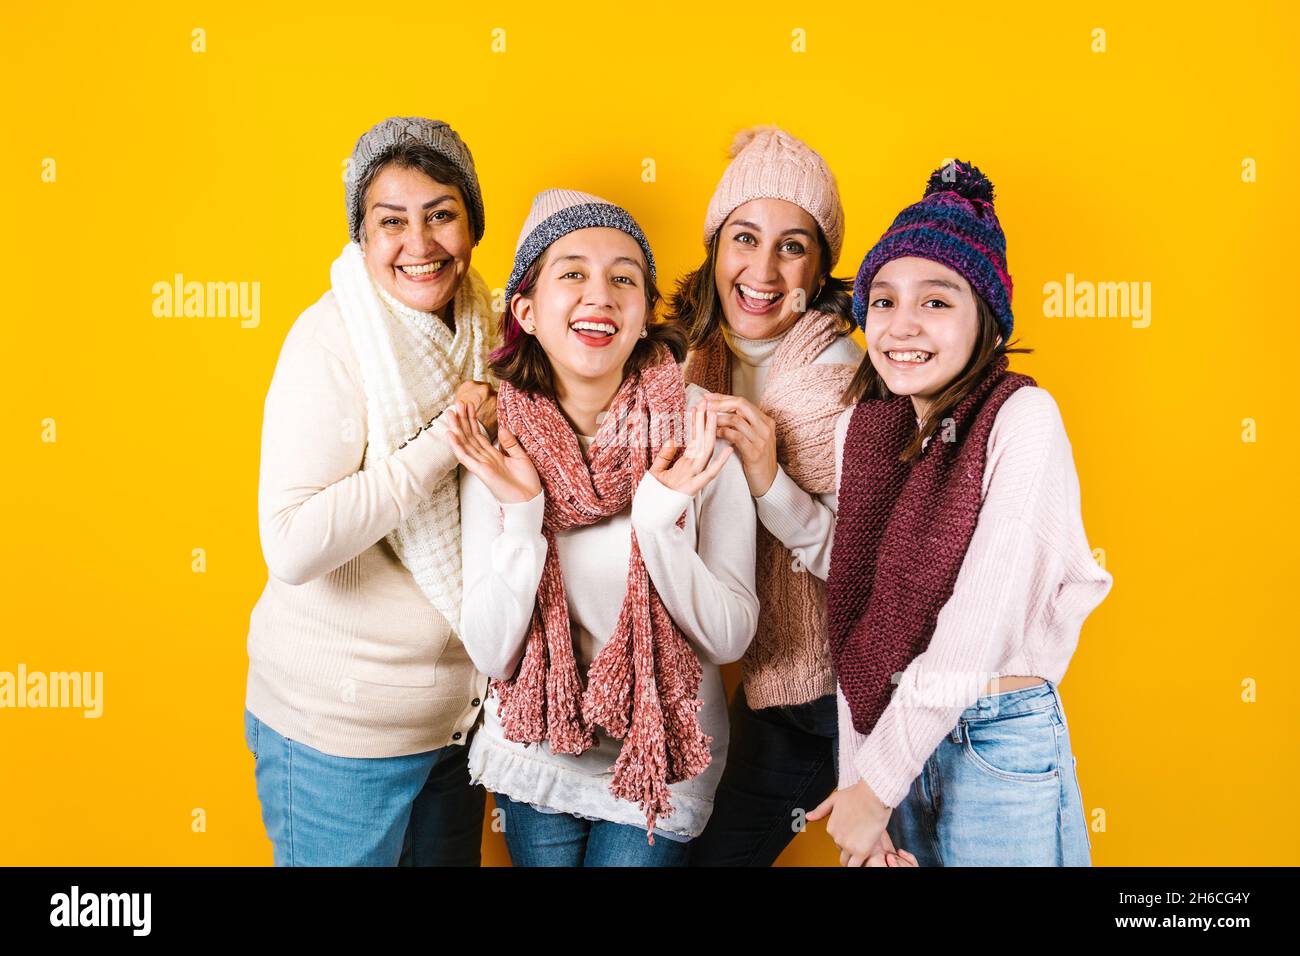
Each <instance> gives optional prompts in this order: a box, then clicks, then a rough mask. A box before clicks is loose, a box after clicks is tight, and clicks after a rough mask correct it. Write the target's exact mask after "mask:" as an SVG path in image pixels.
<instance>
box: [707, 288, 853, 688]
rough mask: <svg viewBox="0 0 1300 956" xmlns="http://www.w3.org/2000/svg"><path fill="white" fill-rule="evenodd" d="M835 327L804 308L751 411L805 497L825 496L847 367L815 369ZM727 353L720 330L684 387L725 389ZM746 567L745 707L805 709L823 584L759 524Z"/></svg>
mask: <svg viewBox="0 0 1300 956" xmlns="http://www.w3.org/2000/svg"><path fill="white" fill-rule="evenodd" d="M838 325H839V323H838V321H837V320H836V319H835V317H834V316H832V315H828V314H827V313H824V312H808V313H807V314H805V315H804V316H803V317H802V318H800V319H799V321H798V322H796V323H795V324H794V326H792V327H791V328H790V330H789V331H788V332H786V334H785V336H784V337H783V338H782V339H781V343H780V344H779V345H778V346H777V348H776V352H775V354H774V355H773V356H772V364H771V366H770V367H769V369H768V378H767V384H766V386H765V388H764V390H763V395H762V399H761V401H760V402H759V409H760V410H761V411H763V412H764V413H765V414H767V415H768V416H770V417H771V418H772V420H773V421H774V422H775V423H776V458H777V461H778V462H779V463H780V465H781V467H782V468H783V469H784V470H785V472H786V474H788V475H789V476H790V477H791V478H792V479H793V480H794V482H795V484H797V485H799V487H801V488H803V489H804V491H807V492H808V493H810V494H827V493H830V492H834V491H835V420H836V419H837V418H838V417H839V415H840V413H841V412H843V411H844V407H845V406H844V405H843V403H841V401H840V395H841V394H843V392H844V389H845V388H846V387H847V386H848V383H849V381H850V380H851V379H852V378H853V373H854V371H855V368H856V367H855V366H854V365H849V364H844V363H822V364H815V360H816V358H817V356H819V355H820V354H821V353H822V352H823V351H825V349H826V347H827V346H828V345H830V344H831V342H833V341H834V340H835V338H836V336H838V335H839V328H838ZM731 362H732V356H731V350H730V349H729V348H728V347H727V344H726V342H725V341H724V339H723V337H722V334H721V332H719V333H718V334H716V335H714V336H713V338H712V339H710V340H709V342H707V343H706V344H705V345H704V346H702V347H701V348H699V349H697V350H696V351H694V352H692V353H691V358H690V362H689V364H688V365H687V368H686V379H687V381H690V382H694V383H696V384H698V385H700V386H702V387H704V388H706V389H708V390H709V391H712V392H718V393H721V394H730V393H731ZM755 571H756V577H757V586H758V596H759V606H760V607H761V608H762V610H761V612H760V613H759V616H758V629H757V631H756V632H755V634H754V640H753V642H752V643H751V644H750V645H749V649H748V650H747V651H746V652H745V657H744V659H743V661H742V662H741V675H742V679H743V681H744V683H745V696H746V699H747V701H748V703H749V705H750V706H751V707H754V708H761V707H774V706H778V705H787V706H789V705H795V704H806V703H808V702H809V701H812V700H816V699H817V698H818V697H822V696H824V695H826V694H833V693H834V692H835V676H834V671H833V668H832V664H831V654H830V648H829V647H828V646H827V642H826V585H825V582H823V581H822V580H821V579H820V578H818V577H817V576H816V575H813V574H810V573H809V572H808V571H807V570H804V569H800V570H795V568H794V566H793V556H792V555H791V553H790V551H789V550H788V549H786V547H785V546H784V545H782V544H781V542H780V541H778V540H777V539H776V537H774V536H773V535H772V533H771V532H769V531H768V530H767V529H766V528H765V527H763V525H762V524H761V523H760V524H759V526H758V549H757V554H756V564H755Z"/></svg>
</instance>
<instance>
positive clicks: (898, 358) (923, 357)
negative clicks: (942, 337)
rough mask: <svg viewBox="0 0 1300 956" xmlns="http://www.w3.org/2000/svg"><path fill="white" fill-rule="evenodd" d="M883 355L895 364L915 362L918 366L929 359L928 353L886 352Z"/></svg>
mask: <svg viewBox="0 0 1300 956" xmlns="http://www.w3.org/2000/svg"><path fill="white" fill-rule="evenodd" d="M885 354H886V355H888V356H889V357H890V358H891V359H893V360H894V361H895V362H916V363H917V364H918V365H919V364H921V363H922V362H927V361H929V359H930V353H929V352H920V351H911V352H886V353H885Z"/></svg>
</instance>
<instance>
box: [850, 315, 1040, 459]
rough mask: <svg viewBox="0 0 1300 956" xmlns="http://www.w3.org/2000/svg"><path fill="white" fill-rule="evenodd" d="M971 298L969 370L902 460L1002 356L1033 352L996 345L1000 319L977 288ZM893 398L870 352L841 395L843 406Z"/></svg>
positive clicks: (938, 403)
mask: <svg viewBox="0 0 1300 956" xmlns="http://www.w3.org/2000/svg"><path fill="white" fill-rule="evenodd" d="M971 295H973V296H974V297H975V312H976V315H977V316H978V321H979V331H978V332H977V333H976V338H975V348H974V350H973V351H972V352H971V357H970V360H969V361H968V362H967V363H966V367H965V368H964V369H962V371H961V374H959V375H958V376H957V377H956V378H954V379H953V380H952V381H951V382H949V383H948V385H947V387H946V388H944V390H943V391H941V392H940V393H939V396H938V398H936V399H935V400H934V401H933V402H932V403H931V404H930V410H929V411H928V412H926V415H925V419H924V421H922V422H921V427H920V428H919V429H918V430H917V433H916V437H914V438H913V439H912V441H911V442H909V443H908V445H907V447H906V448H904V449H903V453H902V454H901V455H899V456H898V458H899V461H911V460H912V459H913V458H915V457H916V456H917V455H919V454H920V453H921V449H922V447H923V445H924V443H925V440H926V439H927V438H930V437H931V436H933V435H934V433H935V432H936V431H938V430H939V426H940V425H941V424H943V420H944V418H945V417H947V416H948V414H949V413H950V412H951V411H952V410H953V409H954V408H956V407H957V405H958V404H959V403H960V402H961V400H962V399H963V398H965V397H966V396H967V395H968V394H970V391H971V389H973V388H974V387H975V386H976V385H977V384H979V381H980V379H981V378H983V377H984V373H985V370H987V368H988V367H989V365H990V364H991V363H992V362H993V361H994V360H995V359H996V358H997V357H998V356H999V355H1007V354H1011V353H1016V352H1021V353H1029V352H1032V351H1033V349H1022V348H1013V346H1014V345H1015V342H1010V343H1006V342H1004V343H1003V344H1001V345H999V344H997V341H998V336H999V335H1001V334H1002V333H1001V330H1000V329H999V328H998V322H997V319H996V318H994V316H993V310H992V309H991V308H989V305H988V303H987V302H985V301H984V299H983V297H981V296H980V294H979V293H978V292H976V291H975V290H974V289H971ZM1016 341H1019V340H1018V339H1017V340H1016ZM894 397H896V396H895V395H894V393H893V392H891V391H890V390H889V388H888V386H886V385H885V380H884V379H883V378H881V377H880V373H879V372H877V371H876V367H875V366H874V365H872V364H871V355H870V353H867V354H865V355H863V356H862V361H861V362H860V363H859V364H858V370H857V371H856V372H854V373H853V379H852V380H851V381H850V382H849V384H848V386H847V387H846V388H845V389H844V394H843V395H841V396H840V402H841V403H842V404H844V405H852V404H853V403H855V402H860V401H864V400H870V399H888V398H894Z"/></svg>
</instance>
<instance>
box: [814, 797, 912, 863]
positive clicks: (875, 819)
mask: <svg viewBox="0 0 1300 956" xmlns="http://www.w3.org/2000/svg"><path fill="white" fill-rule="evenodd" d="M891 813H893V810H892V809H891V808H889V807H887V806H885V805H884V804H883V803H881V802H880V798H879V797H877V796H876V795H875V793H874V792H873V791H872V789H871V788H870V787H869V786H867V782H866V781H865V780H859V781H858V782H857V783H856V784H854V785H853V786H852V787H849V788H848V789H847V790H836V791H835V792H834V793H832V794H831V795H830V796H829V797H827V798H826V799H825V800H823V801H822V802H821V803H819V804H818V805H817V806H816V808H815V809H814V810H813V811H812V812H811V813H809V814H808V817H807V819H809V820H820V819H821V818H822V817H824V816H826V815H827V814H829V815H830V819H829V820H827V821H826V833H827V834H828V835H829V836H830V838H831V839H832V840H834V841H835V845H836V846H837V847H839V848H840V865H841V866H862V865H863V864H865V863H866V862H867V860H868V859H870V857H871V854H872V851H873V850H874V849H875V848H876V844H877V843H879V842H880V836H881V834H882V833H884V832H885V824H887V823H888V822H889V816H890V814H891Z"/></svg>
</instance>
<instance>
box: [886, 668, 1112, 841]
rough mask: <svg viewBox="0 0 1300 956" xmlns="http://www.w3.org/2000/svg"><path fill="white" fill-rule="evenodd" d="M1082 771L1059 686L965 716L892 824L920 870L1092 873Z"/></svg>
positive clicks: (981, 705)
mask: <svg viewBox="0 0 1300 956" xmlns="http://www.w3.org/2000/svg"><path fill="white" fill-rule="evenodd" d="M1077 766H1078V762H1077V761H1076V760H1075V758H1074V755H1073V753H1072V752H1071V750H1070V731H1069V728H1068V726H1067V725H1066V722H1065V708H1064V707H1063V706H1062V704H1061V695H1060V694H1059V693H1058V691H1057V689H1056V685H1055V684H1053V683H1051V682H1050V681H1044V682H1043V683H1042V684H1037V685H1034V686H1032V687H1025V688H1021V689H1019V690H1012V691H1007V692H1005V693H1002V694H987V695H985V696H983V697H980V698H979V700H977V701H976V702H975V703H974V704H972V705H971V706H970V707H968V708H966V710H965V711H964V712H963V713H962V715H961V717H960V718H959V719H958V721H957V724H956V726H955V727H953V729H952V731H951V732H950V733H949V734H948V736H947V737H945V738H944V739H943V742H942V743H940V744H939V746H938V747H937V748H936V749H935V751H934V753H933V754H931V755H930V757H929V759H927V760H926V762H925V765H924V767H923V769H922V771H921V773H920V775H919V776H918V777H917V778H916V779H915V780H913V781H912V786H911V787H910V789H909V790H908V792H907V796H906V797H904V798H903V801H902V802H901V803H900V804H899V805H898V806H897V807H896V808H895V809H894V812H893V814H892V815H891V816H890V819H889V826H888V830H889V837H890V839H891V840H893V841H894V845H895V846H897V847H899V848H900V849H904V850H909V851H910V852H911V853H913V854H914V855H915V856H916V860H917V863H918V864H920V865H921V866H1091V865H1092V860H1091V855H1090V849H1091V846H1092V840H1091V837H1089V835H1088V826H1087V821H1086V820H1085V817H1084V810H1083V797H1082V794H1081V793H1080V790H1079V777H1078V770H1077Z"/></svg>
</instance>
